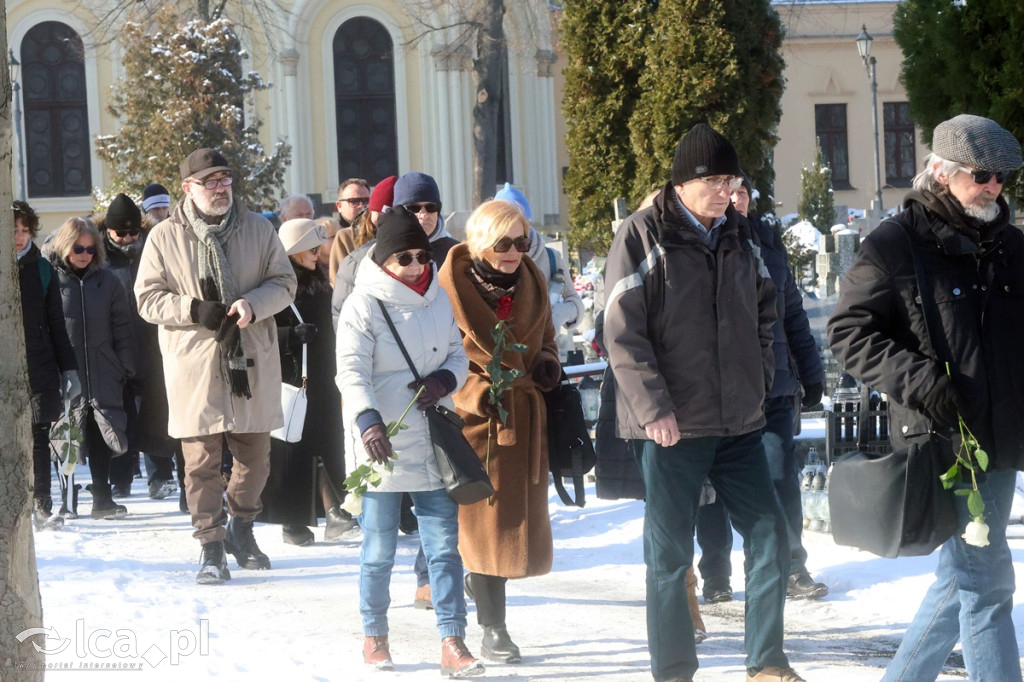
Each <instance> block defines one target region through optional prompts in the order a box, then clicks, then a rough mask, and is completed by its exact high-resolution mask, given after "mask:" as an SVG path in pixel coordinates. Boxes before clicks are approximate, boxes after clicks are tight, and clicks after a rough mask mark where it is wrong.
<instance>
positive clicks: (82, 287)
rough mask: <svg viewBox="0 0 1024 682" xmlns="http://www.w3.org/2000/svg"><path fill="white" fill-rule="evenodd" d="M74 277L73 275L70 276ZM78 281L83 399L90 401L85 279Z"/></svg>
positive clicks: (90, 384)
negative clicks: (80, 304) (80, 310)
mask: <svg viewBox="0 0 1024 682" xmlns="http://www.w3.org/2000/svg"><path fill="white" fill-rule="evenodd" d="M72 276H74V275H72ZM76 279H78V297H79V300H80V301H81V302H82V345H83V346H84V347H85V399H86V400H87V401H92V373H91V372H89V333H88V332H87V331H86V329H85V327H86V323H87V321H88V318H87V317H86V316H85V277H84V274H83V276H82V277H77V278H76Z"/></svg>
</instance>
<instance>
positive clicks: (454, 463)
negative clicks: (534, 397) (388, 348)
mask: <svg viewBox="0 0 1024 682" xmlns="http://www.w3.org/2000/svg"><path fill="white" fill-rule="evenodd" d="M377 305H379V306H380V311H381V312H382V313H384V321H385V322H387V323H388V329H390V330H391V333H392V334H393V335H394V337H395V341H396V342H397V343H398V349H399V350H401V351H402V356H403V357H404V358H405V361H406V362H407V363H409V369H410V370H412V375H413V377H414V378H415V379H416V381H417V382H419V381H420V380H421V377H420V373H419V372H417V371H416V366H415V365H413V363H412V358H411V357H409V351H407V350H406V349H405V344H404V343H402V337H401V336H399V335H398V330H397V329H395V323H394V322H392V321H391V316H390V315H388V311H387V308H385V307H384V302H383V301H381V300H380V299H377ZM423 413H424V414H425V415H426V417H427V424H428V425H429V426H430V440H431V442H433V444H434V456H435V457H436V458H437V467H438V469H440V470H441V479H442V480H443V481H444V487H445V490H447V491H448V495H449V497H451V498H452V499H453V500H455V502H457V503H458V504H474V503H476V502H479V501H481V500H486V499H487V498H488V497H490V496H491V495H493V494H494V486H492V485H491V479H490V477H489V476H488V475H487V471H486V470H485V469H484V465H483V463H481V462H480V458H479V457H477V454H476V450H474V449H473V446H472V445H470V444H469V441H468V440H466V437H465V436H464V435H463V433H462V427H463V426H464V425H465V422H463V420H462V417H460V416H459V415H458V414H456V413H455V412H454V411H452V410H449V409H448V408H447V407H445V406H444V405H434V406H433V407H430V408H428V409H426V410H424V412H423Z"/></svg>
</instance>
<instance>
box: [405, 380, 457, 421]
mask: <svg viewBox="0 0 1024 682" xmlns="http://www.w3.org/2000/svg"><path fill="white" fill-rule="evenodd" d="M441 372H445V373H446V374H448V375H449V376H451V378H452V379H454V378H455V376H454V375H453V374H452V373H451V372H448V371H447V370H439V371H437V372H431V373H430V374H428V375H427V376H425V377H423V378H422V379H420V381H418V382H417V381H413V382H412V383H410V384H409V388H411V389H412V390H414V391H418V390H419V389H420V386H421V385H422V386H423V393H420V397H419V398H418V399H417V400H416V405H417V407H418V408H419V409H420V410H421V411H422V410H426V409H428V408H431V407H433V406H434V405H437V401H438V400H440V399H441V398H443V397H445V396H446V395H448V394H449V393H451V388H452V387H451V386H450V385H449V382H447V381H445V379H447V378H448V377H444V376H442V375H441Z"/></svg>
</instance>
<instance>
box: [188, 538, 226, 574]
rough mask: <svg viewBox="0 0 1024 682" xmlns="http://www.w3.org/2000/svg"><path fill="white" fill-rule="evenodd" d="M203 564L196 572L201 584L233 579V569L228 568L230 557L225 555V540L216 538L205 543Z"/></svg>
mask: <svg viewBox="0 0 1024 682" xmlns="http://www.w3.org/2000/svg"><path fill="white" fill-rule="evenodd" d="M202 562H203V565H202V567H201V568H200V569H199V573H198V574H196V583H198V584H199V585H220V584H221V583H223V582H224V581H225V580H231V571H229V570H228V558H227V556H225V555H224V542H223V541H222V540H215V541H213V542H207V543H206V544H205V545H203V553H202Z"/></svg>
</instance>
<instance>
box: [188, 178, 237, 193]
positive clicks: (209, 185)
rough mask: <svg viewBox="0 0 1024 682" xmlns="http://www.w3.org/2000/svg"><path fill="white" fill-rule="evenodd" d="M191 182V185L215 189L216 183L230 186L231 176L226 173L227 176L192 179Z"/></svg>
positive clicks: (221, 185)
mask: <svg viewBox="0 0 1024 682" xmlns="http://www.w3.org/2000/svg"><path fill="white" fill-rule="evenodd" d="M192 184H193V185H202V186H203V187H205V188H206V189H209V190H215V189H217V187H218V185H219V186H220V187H230V186H231V176H230V175H228V176H227V177H223V178H217V179H216V180H193V181H192Z"/></svg>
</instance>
